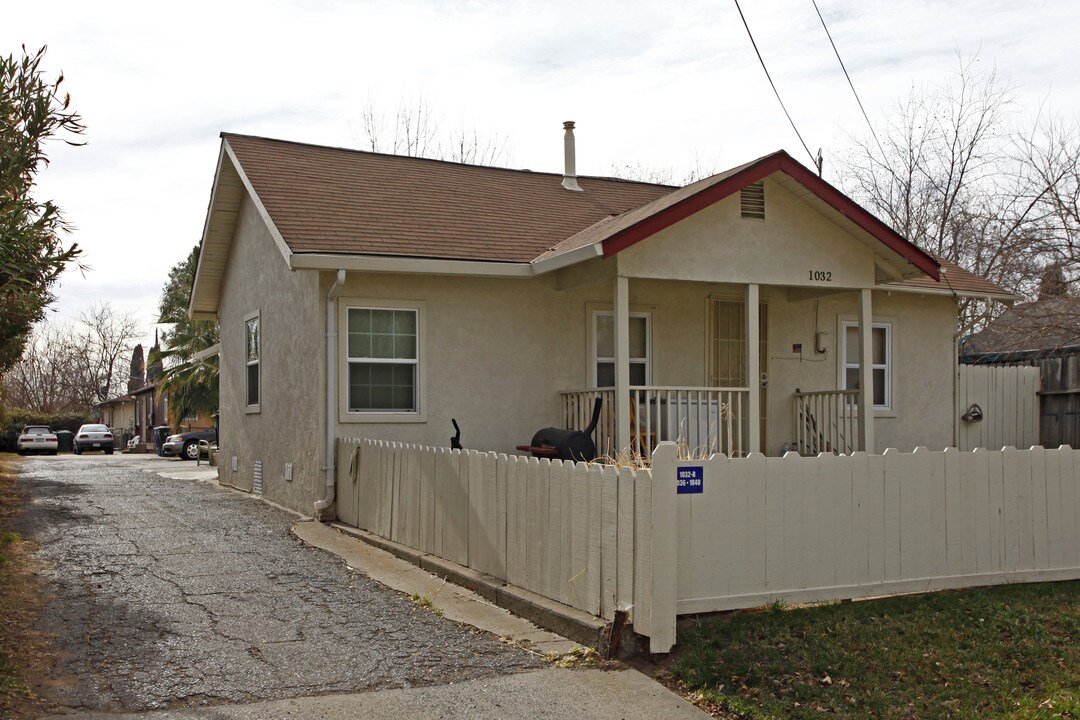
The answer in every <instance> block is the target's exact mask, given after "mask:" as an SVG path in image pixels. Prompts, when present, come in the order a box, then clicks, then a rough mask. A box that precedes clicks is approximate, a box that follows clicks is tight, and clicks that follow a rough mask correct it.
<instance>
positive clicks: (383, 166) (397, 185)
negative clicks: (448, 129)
mask: <svg viewBox="0 0 1080 720" xmlns="http://www.w3.org/2000/svg"><path fill="white" fill-rule="evenodd" d="M222 137H223V138H224V139H225V140H226V141H227V142H228V144H229V147H231V148H232V151H233V152H234V153H235V155H236V158H237V160H238V161H239V163H240V166H241V167H242V168H243V171H244V173H245V174H246V175H247V177H248V179H249V180H250V181H251V184H252V186H253V188H254V189H255V193H256V194H257V195H258V197H259V199H260V200H261V201H262V203H263V205H264V206H265V207H266V209H267V211H268V212H269V213H270V217H271V218H273V220H274V225H275V226H276V227H277V229H278V231H279V232H280V233H281V235H282V237H283V238H284V240H285V242H286V244H288V246H289V248H290V249H291V250H292V251H293V252H295V253H350V254H352V253H356V254H365V255H390V256H407V257H426V258H441V259H455V260H487V261H499V262H529V261H531V260H533V259H535V258H536V257H537V256H538V255H541V254H542V253H545V252H547V250H548V249H549V248H551V247H553V246H555V245H556V244H558V243H560V242H562V241H563V240H565V239H566V238H568V237H570V236H571V235H573V234H575V233H577V232H578V231H579V230H581V229H582V228H584V227H588V226H590V225H592V224H593V223H596V222H598V221H600V220H602V219H604V218H606V217H609V216H611V215H613V214H619V213H623V212H626V211H627V210H629V209H631V208H635V207H638V206H640V205H644V204H645V203H648V202H650V201H652V200H655V199H656V198H658V197H662V196H664V195H667V194H668V193H670V192H671V191H672V188H671V187H668V186H664V185H649V184H646V183H636V182H626V181H622V180H613V179H602V178H591V177H579V178H578V183H579V184H580V185H581V187H582V188H583V189H584V190H585V192H572V191H569V190H565V189H563V187H562V185H561V181H562V176H561V175H555V174H551V173H533V172H527V171H521V170H504V169H500V168H490V167H480V166H475V165H462V164H458V163H450V162H443V161H438V160H426V159H420V158H410V157H402V156H398V155H381V154H378V153H370V152H362V151H357V150H343V149H337V148H327V147H318V146H313V145H303V144H299V143H291V142H284V141H280V140H269V139H264V138H257V137H250V136H246V135H232V134H223V135H222Z"/></svg>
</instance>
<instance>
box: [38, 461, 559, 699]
mask: <svg viewBox="0 0 1080 720" xmlns="http://www.w3.org/2000/svg"><path fill="white" fill-rule="evenodd" d="M166 462H169V461H163V460H161V459H159V458H147V457H145V456H143V457H140V456H121V455H113V456H106V455H96V454H95V455H82V456H65V455H60V456H57V457H44V458H30V459H27V460H26V461H25V462H24V464H23V466H22V471H21V474H20V481H21V483H22V486H23V488H24V489H25V490H26V492H27V494H28V496H29V499H30V501H31V502H30V503H28V504H27V506H26V509H25V512H24V513H23V515H22V517H21V519H20V528H19V529H20V532H22V533H23V534H24V535H25V536H28V537H31V538H33V539H34V540H36V541H37V542H38V543H39V544H40V546H41V559H42V560H43V563H44V565H45V568H46V569H45V571H44V577H43V585H44V591H45V595H46V597H45V598H44V603H45V604H44V608H43V611H42V618H41V623H42V629H44V630H46V631H47V632H51V633H52V634H54V635H55V642H54V646H55V650H56V652H57V653H58V655H59V659H58V662H57V666H56V667H55V669H54V671H53V673H52V676H51V677H50V678H49V679H47V680H45V681H44V682H43V687H41V688H40V689H39V691H40V692H41V693H43V694H44V695H45V696H46V697H47V698H48V699H49V700H50V701H52V702H53V703H55V704H56V705H57V706H59V707H68V708H75V709H81V710H100V711H142V710H149V709H157V708H172V707H185V706H197V705H217V704H223V703H246V702H256V701H263V700H279V699H287V698H299V697H307V696H313V695H323V694H329V693H351V692H360V691H368V690H381V689H387V688H409V687H416V686H427V685H437V684H445V683H456V682H462V681H466V680H473V679H483V678H491V677H495V676H498V675H504V674H508V673H515V672H520V671H523V670H528V669H533V668H536V667H539V666H541V665H542V663H541V662H540V660H539V659H538V658H537V657H536V656H535V655H532V654H530V653H527V652H525V651H522V650H519V649H516V648H513V647H510V646H507V645H505V644H502V643H500V642H498V641H497V640H496V639H495V638H493V637H491V636H489V635H486V634H484V633H481V632H479V631H476V630H474V629H472V628H469V627H466V626H462V625H458V624H456V623H453V622H450V621H448V620H444V619H441V618H439V617H436V616H435V615H434V614H433V613H432V612H431V611H429V610H426V609H423V608H420V607H417V606H416V605H415V604H413V603H412V602H411V601H410V600H409V599H408V598H406V597H404V596H402V595H401V594H399V593H396V592H394V591H392V590H389V589H387V588H385V587H383V586H382V585H379V584H378V583H375V582H374V581H372V580H370V579H369V578H367V577H365V576H363V575H361V574H359V573H357V572H354V571H352V570H349V569H348V568H347V567H345V565H344V564H343V563H342V562H341V561H340V560H339V559H338V558H337V557H335V556H333V555H331V554H329V553H326V552H323V551H321V550H317V549H315V548H311V547H308V546H306V545H304V544H303V543H301V542H300V541H299V540H298V539H297V538H296V537H294V536H293V535H292V534H291V533H290V531H289V529H290V527H291V525H292V524H293V523H294V522H295V521H296V518H295V517H294V516H292V515H290V514H288V513H286V512H284V511H282V510H279V509H277V508H274V507H272V506H270V505H268V504H266V503H263V502H260V501H258V500H255V499H253V498H251V497H248V496H245V495H242V494H239V493H235V492H232V491H229V490H225V489H223V488H220V487H218V486H217V485H216V484H213V483H208V482H198V481H192V480H169V479H165V478H162V477H160V476H158V475H157V474H155V472H153V470H164V469H166V467H165V466H164V465H163V464H162V463H166ZM172 463H173V464H176V466H177V468H181V463H182V461H172ZM168 469H174V468H173V467H172V466H171V465H170V466H169V467H168ZM181 469H182V468H181Z"/></svg>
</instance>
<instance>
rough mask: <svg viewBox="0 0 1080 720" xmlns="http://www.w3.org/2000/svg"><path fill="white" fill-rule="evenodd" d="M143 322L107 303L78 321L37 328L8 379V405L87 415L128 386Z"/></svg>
mask: <svg viewBox="0 0 1080 720" xmlns="http://www.w3.org/2000/svg"><path fill="white" fill-rule="evenodd" d="M139 334H140V333H139V331H138V323H137V322H136V321H135V319H134V317H133V316H131V315H130V314H126V313H118V312H117V311H115V310H113V309H112V307H111V306H110V305H109V304H108V303H104V304H101V305H93V306H91V307H90V308H89V309H88V310H86V311H85V312H84V313H83V314H82V315H81V316H80V317H79V319H78V321H76V322H74V323H63V324H55V325H52V324H48V323H42V324H40V325H38V326H37V327H35V328H34V331H33V333H32V335H31V340H30V342H28V343H27V347H26V350H25V352H24V353H23V355H22V357H21V358H20V359H19V361H18V362H17V363H15V365H14V366H13V367H12V368H11V369H10V370H9V371H8V372H7V373H6V374H5V375H4V377H3V384H4V387H5V396H6V400H7V402H8V403H9V404H10V405H12V406H14V407H21V408H24V409H27V410H37V411H40V412H48V413H58V412H86V411H89V410H90V408H91V407H92V406H93V404H94V403H97V402H101V401H103V400H107V399H108V398H111V397H114V396H116V395H119V394H120V393H121V392H122V391H123V390H124V389H126V387H127V382H128V379H129V377H128V376H129V374H130V364H129V363H128V358H129V357H130V355H131V352H132V347H133V345H134V340H135V339H136V338H137V337H138V336H139Z"/></svg>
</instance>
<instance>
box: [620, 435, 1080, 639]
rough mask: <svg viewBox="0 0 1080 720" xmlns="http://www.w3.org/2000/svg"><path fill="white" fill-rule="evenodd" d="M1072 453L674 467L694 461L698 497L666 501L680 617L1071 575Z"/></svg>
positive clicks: (1079, 515)
mask: <svg viewBox="0 0 1080 720" xmlns="http://www.w3.org/2000/svg"><path fill="white" fill-rule="evenodd" d="M1075 456H1076V451H1073V450H1071V449H1069V448H1062V449H1055V450H1043V449H1042V448H1038V447H1036V448H1033V449H1030V450H1018V449H1016V448H1011V447H1010V448H1005V449H1003V450H998V451H990V450H984V449H980V450H977V451H975V452H961V451H958V450H956V449H953V448H950V449H947V450H945V451H933V452H932V451H929V450H927V449H926V448H918V449H916V451H915V452H913V453H899V452H896V451H895V450H889V451H887V452H886V453H885V454H884V455H881V456H871V455H866V454H865V453H857V454H856V455H854V456H836V455H831V454H829V455H821V456H818V457H814V458H811V457H799V456H797V455H795V454H794V453H791V454H789V455H788V456H786V457H784V458H782V459H780V458H764V457H761V456H757V455H754V454H751V455H750V456H749V457H747V458H730V459H729V458H715V457H714V458H711V459H709V460H706V461H686V462H683V461H680V462H678V463H677V464H676V467H677V468H682V467H686V466H688V465H692V464H702V465H703V467H704V470H705V473H704V475H705V488H704V492H703V493H702V494H700V495H697V494H691V495H682V496H679V498H678V501H677V504H678V508H679V509H678V515H677V517H678V518H680V520H683V519H685V520H686V522H688V523H689V526H688V527H679V528H678V529H677V533H678V535H677V537H678V542H677V547H678V555H679V559H678V562H677V568H678V572H679V573H680V574H681V573H689V574H690V575H691V577H689V578H684V577H679V578H678V579H677V583H676V588H677V590H678V593H679V594H678V598H677V607H678V612H679V613H690V612H708V611H719V610H727V609H733V608H738V607H753V606H756V605H761V604H764V603H766V602H768V601H770V600H773V599H782V600H785V601H787V602H806V601H814V600H838V599H844V598H855V597H865V596H870V595H876V594H888V593H893V592H912V591H919V590H936V589H944V588H950V587H967V586H971V585H987V584H998V583H1004V582H1025V581H1034V580H1052V579H1065V578H1080V546H1078V543H1080V536H1078V530H1077V525H1078V521H1080V507H1078V487H1080V463H1077V462H1076V457H1075ZM653 482H655V478H654V479H653ZM654 502H655V493H654ZM759 504H760V505H761V506H762V508H761V510H760V511H759V509H758V506H759ZM703 526H704V527H703ZM654 532H655V528H654ZM654 542H655V541H654ZM703 544H704V545H705V547H703ZM757 548H760V549H761V550H760V551H759V550H758V549H757ZM723 555H729V556H730V557H728V558H723V557H717V556H723ZM760 558H764V560H763V563H764V564H763V566H762V567H761V569H760V572H759V571H758V567H759V562H761V560H760ZM652 560H653V561H655V558H652ZM639 567H640V566H639ZM652 575H653V576H654V577H655V576H656V569H655V568H654V569H653V570H652ZM635 592H636V593H638V592H641V588H637V589H636V590H635ZM651 620H652V622H653V623H654V624H655V623H656V622H657V616H656V615H655V613H654V615H653V616H652V618H651Z"/></svg>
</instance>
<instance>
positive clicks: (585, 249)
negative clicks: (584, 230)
mask: <svg viewBox="0 0 1080 720" xmlns="http://www.w3.org/2000/svg"><path fill="white" fill-rule="evenodd" d="M598 257H604V246H603V244H602V243H591V244H589V245H583V246H582V247H579V248H577V249H574V250H569V251H567V252H564V253H560V254H558V255H552V256H551V257H546V258H544V259H543V260H536V261H534V262H533V263H532V268H533V274H534V275H543V274H544V273H546V272H551V271H553V270H561V269H562V268H564V267H569V266H570V265H576V264H577V263H579V262H585V261H586V260H591V259H593V258H598Z"/></svg>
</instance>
